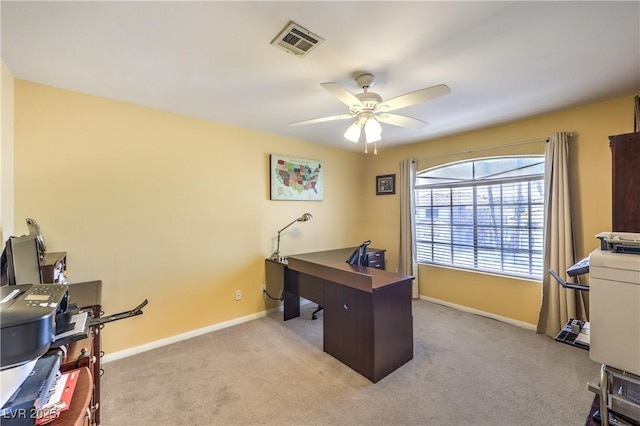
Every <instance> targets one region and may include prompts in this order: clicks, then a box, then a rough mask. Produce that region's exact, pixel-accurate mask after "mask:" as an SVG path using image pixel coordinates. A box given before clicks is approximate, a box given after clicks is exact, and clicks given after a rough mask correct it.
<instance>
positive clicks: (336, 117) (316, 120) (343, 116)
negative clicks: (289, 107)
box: [289, 114, 355, 126]
mask: <svg viewBox="0 0 640 426" xmlns="http://www.w3.org/2000/svg"><path fill="white" fill-rule="evenodd" d="M347 118H355V115H353V114H340V115H331V116H329V117H320V118H312V119H310V120H302V121H296V122H294V123H289V126H303V125H305V124H314V123H324V122H325V121H333V120H346V119H347Z"/></svg>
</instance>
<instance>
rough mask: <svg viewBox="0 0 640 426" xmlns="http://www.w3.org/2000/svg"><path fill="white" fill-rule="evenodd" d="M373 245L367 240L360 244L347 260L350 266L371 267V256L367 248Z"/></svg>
mask: <svg viewBox="0 0 640 426" xmlns="http://www.w3.org/2000/svg"><path fill="white" fill-rule="evenodd" d="M369 244H371V240H367V241H365V242H364V243H362V244H360V245H359V246H358V247H356V249H355V250H354V251H353V253H351V255H350V256H349V257H348V258H347V263H348V264H349V265H358V266H369V256H368V255H367V246H368V245H369Z"/></svg>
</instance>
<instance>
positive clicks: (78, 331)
mask: <svg viewBox="0 0 640 426" xmlns="http://www.w3.org/2000/svg"><path fill="white" fill-rule="evenodd" d="M90 317H91V315H90V313H89V312H78V313H75V314H73V316H72V317H71V318H72V319H71V320H70V322H72V323H75V326H74V328H73V329H72V330H69V331H65V332H64V333H60V334H57V335H56V337H55V338H54V340H53V342H51V348H59V347H60V346H63V345H67V344H69V343H71V342H75V341H76V340H82V339H86V338H87V337H89V325H90V320H89V319H90Z"/></svg>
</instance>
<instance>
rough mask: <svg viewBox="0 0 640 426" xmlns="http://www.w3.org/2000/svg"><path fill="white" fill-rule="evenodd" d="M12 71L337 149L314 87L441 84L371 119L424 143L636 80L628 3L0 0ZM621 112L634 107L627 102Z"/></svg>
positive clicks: (639, 22)
mask: <svg viewBox="0 0 640 426" xmlns="http://www.w3.org/2000/svg"><path fill="white" fill-rule="evenodd" d="M0 7H1V9H0V13H1V18H2V27H1V33H2V46H1V47H2V50H1V53H2V60H3V61H4V62H5V64H6V65H7V67H8V68H9V70H10V71H11V73H12V74H13V76H14V77H15V78H18V79H24V80H30V81H34V82H38V83H42V84H46V85H50V86H55V87H61V88H65V89H69V90H74V91H79V92H83V93H89V94H94V95H98V96H103V97H106V98H111V99H117V100H122V101H127V102H132V103H136V104H140V105H145V106H149V107H154V108H159V109H162V110H167V111H172V112H176V113H180V114H185V115H189V116H194V117H200V118H205V119H209V120H214V121H218V122H223V123H227V124H231V125H237V126H241V127H246V128H252V129H255V130H259V131H262V132H268V133H274V134H279V135H285V136H290V137H293V138H297V139H302V140H307V141H311V142H315V143H320V144H327V145H333V146H339V147H343V148H347V149H356V150H361V149H363V147H362V146H356V145H355V144H352V143H350V142H345V141H344V139H343V137H342V134H343V133H344V130H345V129H346V128H347V127H348V125H349V124H350V123H351V121H350V120H342V121H336V122H325V123H318V124H312V125H307V126H299V127H292V126H289V125H288V123H290V122H294V121H300V120H305V119H311V118H317V117H322V116H328V115H338V114H344V113H347V112H348V111H347V107H346V105H344V104H342V103H341V102H339V101H338V100H336V99H335V98H334V97H333V96H332V95H331V94H329V93H328V92H327V91H326V90H324V89H323V88H322V87H321V86H320V83H321V82H326V81H334V82H337V83H338V84H340V85H341V86H342V87H344V88H346V89H348V90H349V91H351V92H352V93H358V92H360V91H361V90H360V89H359V88H358V87H357V86H356V84H355V82H354V80H353V73H354V72H357V71H368V72H371V73H373V74H375V76H376V83H375V87H373V89H372V91H374V92H377V93H379V94H380V95H381V96H382V97H383V98H384V99H390V98H393V97H396V96H398V95H401V94H404V93H407V92H411V91H414V90H418V89H422V88H425V87H429V86H433V85H437V84H441V83H444V84H447V85H448V86H449V87H450V88H451V93H450V94H448V95H446V96H443V97H440V98H437V99H432V100H429V101H427V102H425V103H422V104H419V105H416V106H412V107H408V108H404V109H401V110H398V111H396V112H397V113H400V114H403V115H408V116H411V117H414V118H418V119H420V120H424V121H428V122H429V123H430V125H429V126H427V127H426V128H424V129H420V130H409V129H402V128H397V127H394V126H389V125H384V126H383V141H382V144H381V147H382V146H385V145H386V146H390V145H391V144H394V145H397V144H406V143H412V142H417V141H423V140H428V139H431V138H434V137H440V136H444V135H449V134H453V133H458V132H461V131H465V130H470V129H475V128H479V127H484V126H488V125H492V124H498V123H504V122H507V121H511V120H514V119H518V118H522V117H527V116H531V115H537V114H541V113H545V112H548V111H553V110H557V109H562V108H566V107H572V106H576V105H580V104H584V103H589V102H593V101H597V100H601V99H607V98H611V97H616V96H622V95H630V94H635V93H636V92H638V91H640V2H638V1H628V2H612V1H602V2H599V1H592V2H578V1H569V2H560V1H543V2H520V1H510V2H507V1H498V2H484V1H471V2H461V1H441V2H436V1H433V2H419V1H418V2H416V1H413V2H400V1H388V2H387V1H344V2H336V1H284V2H275V1H256V2H248V1H229V2H222V1H201V2H180V1H177V2H160V1H142V2H83V1H72V2H57V1H45V2H31V1H29V2H23V1H21V2H9V1H2V3H1V6H0ZM290 20H292V21H295V22H296V23H298V24H300V25H302V26H303V27H305V28H306V29H308V30H309V31H311V32H313V33H315V34H317V35H319V36H320V37H323V38H324V39H325V42H324V43H322V44H321V45H319V46H318V47H317V48H315V49H314V50H313V51H312V52H310V53H309V54H308V56H306V57H303V58H299V57H296V56H294V55H292V54H288V53H286V52H285V51H283V50H280V49H278V48H276V47H274V46H272V45H271V40H272V39H273V38H274V37H275V36H276V35H277V34H278V33H279V32H280V30H281V29H282V28H283V27H284V26H285V25H286V24H287V22H288V21H290ZM630 108H631V106H630Z"/></svg>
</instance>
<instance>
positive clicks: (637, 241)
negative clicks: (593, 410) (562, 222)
mask: <svg viewBox="0 0 640 426" xmlns="http://www.w3.org/2000/svg"><path fill="white" fill-rule="evenodd" d="M596 237H598V238H599V239H600V241H601V247H600V250H595V251H593V252H592V253H591V254H590V256H589V287H590V290H589V308H590V309H589V311H590V312H589V317H590V318H589V319H590V324H591V331H590V334H591V336H590V348H589V357H590V358H591V359H592V360H593V361H596V362H598V363H601V364H606V365H608V366H611V367H615V368H617V369H619V370H622V371H626V372H628V373H631V374H634V375H636V376H640V234H637V233H623V232H616V233H611V232H604V233H600V234H598V235H597V236H596ZM630 253H638V254H630Z"/></svg>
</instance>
